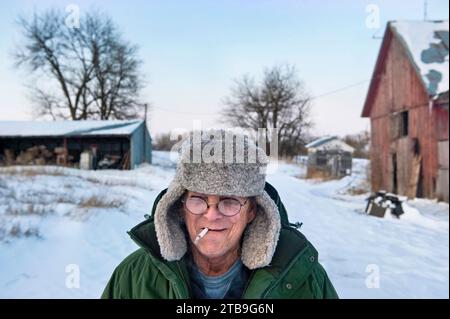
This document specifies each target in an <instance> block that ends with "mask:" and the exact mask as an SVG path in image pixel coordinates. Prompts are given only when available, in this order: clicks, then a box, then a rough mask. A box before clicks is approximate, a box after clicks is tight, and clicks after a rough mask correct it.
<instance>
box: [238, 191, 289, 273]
mask: <svg viewBox="0 0 450 319" xmlns="http://www.w3.org/2000/svg"><path fill="white" fill-rule="evenodd" d="M256 203H257V207H258V209H257V212H256V216H255V219H254V220H253V221H252V222H251V223H250V224H249V225H248V226H247V229H246V230H245V234H244V240H243V242H242V256H241V259H242V263H243V264H244V265H245V266H247V268H249V269H256V268H261V267H265V266H268V265H269V264H270V262H271V261H272V258H273V255H274V253H275V249H276V247H277V244H278V239H279V237H280V230H281V221H280V214H279V212H278V207H277V205H276V204H275V202H274V201H273V200H272V199H271V198H270V196H269V194H267V192H266V191H264V192H263V194H262V195H260V196H257V197H256Z"/></svg>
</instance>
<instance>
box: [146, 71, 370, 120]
mask: <svg viewBox="0 0 450 319" xmlns="http://www.w3.org/2000/svg"><path fill="white" fill-rule="evenodd" d="M369 81H370V79H366V80H363V81H359V82H356V83H353V84H350V85H347V86H344V87H341V88H338V89H335V90H332V91H328V92H325V93H321V94H319V95H316V96H313V97H311V98H310V100H311V101H312V100H316V99H319V98H322V97H324V96H328V95H332V94H336V93H339V92H342V91H346V90H348V89H351V88H354V87H356V86H359V85H362V84H364V83H367V82H369ZM152 108H154V109H158V110H160V111H163V112H168V113H177V114H186V115H217V112H215V113H205V112H184V111H175V110H169V109H165V108H162V107H158V106H155V105H152Z"/></svg>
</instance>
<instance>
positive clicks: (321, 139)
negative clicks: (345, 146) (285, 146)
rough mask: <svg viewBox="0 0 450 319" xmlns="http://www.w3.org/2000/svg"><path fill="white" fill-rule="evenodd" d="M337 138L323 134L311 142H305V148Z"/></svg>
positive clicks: (317, 145)
mask: <svg viewBox="0 0 450 319" xmlns="http://www.w3.org/2000/svg"><path fill="white" fill-rule="evenodd" d="M335 139H337V136H324V137H321V138H318V139H317V140H314V141H312V142H311V143H309V144H307V145H306V147H307V148H311V147H319V146H320V145H323V144H326V143H328V142H329V141H332V140H335Z"/></svg>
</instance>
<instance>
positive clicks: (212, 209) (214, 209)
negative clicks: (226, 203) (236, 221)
mask: <svg viewBox="0 0 450 319" xmlns="http://www.w3.org/2000/svg"><path fill="white" fill-rule="evenodd" d="M218 204H219V202H214V201H211V202H209V203H208V206H209V207H208V209H207V210H206V213H205V214H204V215H203V216H205V217H206V218H207V219H209V220H214V219H218V218H221V217H223V216H222V214H221V213H220V212H219V209H218V206H217V205H218Z"/></svg>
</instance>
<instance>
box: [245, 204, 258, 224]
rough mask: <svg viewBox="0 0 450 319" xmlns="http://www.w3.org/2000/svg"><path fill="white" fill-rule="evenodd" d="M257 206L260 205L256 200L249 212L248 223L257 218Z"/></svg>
mask: <svg viewBox="0 0 450 319" xmlns="http://www.w3.org/2000/svg"><path fill="white" fill-rule="evenodd" d="M257 208H258V205H257V204H256V202H253V203H252V206H251V208H250V209H249V210H248V212H247V224H249V223H251V222H252V221H253V220H254V219H255V218H256V211H257Z"/></svg>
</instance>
